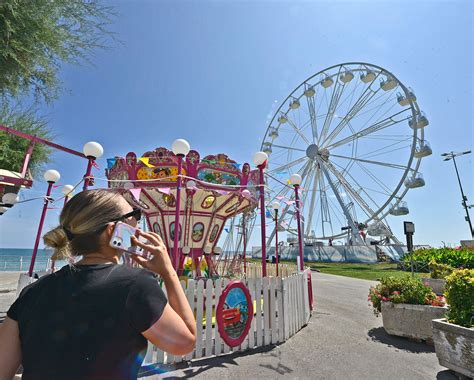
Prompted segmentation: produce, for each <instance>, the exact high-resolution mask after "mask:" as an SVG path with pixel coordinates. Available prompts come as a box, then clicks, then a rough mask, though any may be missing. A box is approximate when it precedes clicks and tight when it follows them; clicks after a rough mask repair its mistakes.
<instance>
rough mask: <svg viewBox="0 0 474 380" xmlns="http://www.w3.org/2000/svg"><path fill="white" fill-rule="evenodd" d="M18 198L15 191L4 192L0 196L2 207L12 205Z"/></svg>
mask: <svg viewBox="0 0 474 380" xmlns="http://www.w3.org/2000/svg"><path fill="white" fill-rule="evenodd" d="M19 200H20V199H19V198H18V195H17V194H15V193H6V194H3V197H2V203H3V205H4V207H8V208H10V207H12V206H13V205H14V204H15V203H17V202H18V201H19Z"/></svg>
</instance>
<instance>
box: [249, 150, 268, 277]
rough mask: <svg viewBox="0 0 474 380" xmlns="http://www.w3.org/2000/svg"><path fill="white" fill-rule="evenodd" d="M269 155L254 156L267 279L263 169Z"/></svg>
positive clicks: (264, 269)
mask: <svg viewBox="0 0 474 380" xmlns="http://www.w3.org/2000/svg"><path fill="white" fill-rule="evenodd" d="M267 160H268V155H267V154H266V153H265V152H257V153H255V155H254V156H253V162H254V164H255V166H257V167H258V170H259V172H260V219H261V224H262V227H261V231H262V276H263V277H267V247H266V241H265V240H266V233H265V187H264V185H265V178H264V177H263V169H265V166H266V165H267Z"/></svg>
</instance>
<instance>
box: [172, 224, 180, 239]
mask: <svg viewBox="0 0 474 380" xmlns="http://www.w3.org/2000/svg"><path fill="white" fill-rule="evenodd" d="M170 239H171V240H172V241H174V222H173V223H171V224H170ZM178 240H181V225H179V236H178Z"/></svg>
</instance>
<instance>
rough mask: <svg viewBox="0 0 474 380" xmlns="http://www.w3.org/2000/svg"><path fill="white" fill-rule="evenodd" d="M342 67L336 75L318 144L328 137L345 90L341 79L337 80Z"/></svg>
mask: <svg viewBox="0 0 474 380" xmlns="http://www.w3.org/2000/svg"><path fill="white" fill-rule="evenodd" d="M341 69H342V66H341V68H339V72H338V74H337V77H336V81H335V85H334V88H333V91H332V95H331V100H330V102H329V106H328V112H327V115H326V119H325V120H324V124H323V128H322V129H321V133H320V135H319V139H318V143H317V144H318V145H320V144H321V141H322V140H324V139H325V138H326V134H327V132H328V130H329V127H330V126H331V122H332V120H333V118H334V113H335V112H336V109H337V105H338V103H339V100H340V98H341V95H342V92H343V91H344V85H341V84H340V83H339V81H338V80H337V78H338V77H339V74H340V72H341Z"/></svg>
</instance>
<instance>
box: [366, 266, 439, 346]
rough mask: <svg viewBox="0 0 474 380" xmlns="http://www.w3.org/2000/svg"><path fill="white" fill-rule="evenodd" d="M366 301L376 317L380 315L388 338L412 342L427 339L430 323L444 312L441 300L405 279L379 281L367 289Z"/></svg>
mask: <svg viewBox="0 0 474 380" xmlns="http://www.w3.org/2000/svg"><path fill="white" fill-rule="evenodd" d="M369 301H371V302H372V307H373V309H374V313H375V314H376V315H378V314H379V313H382V320H383V327H384V329H385V330H386V331H387V333H388V334H391V335H398V336H403V337H407V338H414V339H424V340H429V339H431V338H432V330H431V320H432V319H435V318H442V317H443V316H444V314H445V313H446V311H447V309H446V307H445V306H444V298H443V297H439V296H436V294H435V293H434V292H433V291H432V290H431V289H430V288H429V287H427V286H425V285H423V283H422V282H421V281H420V280H419V279H416V278H412V277H411V276H408V275H407V276H404V277H400V278H395V277H386V278H382V280H381V281H380V283H379V284H378V285H377V286H375V287H372V288H370V291H369Z"/></svg>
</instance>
